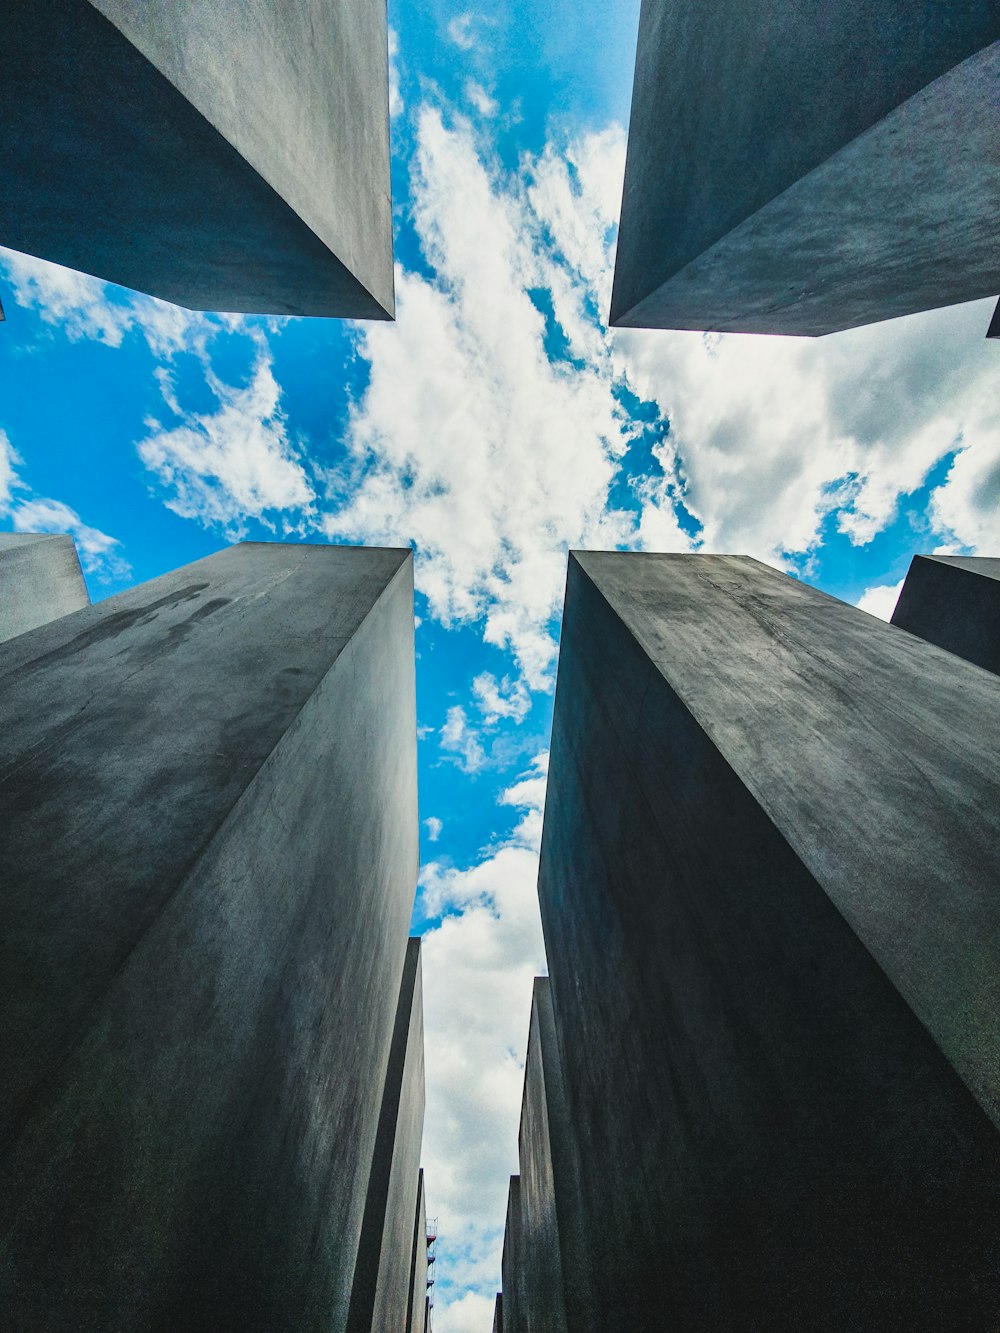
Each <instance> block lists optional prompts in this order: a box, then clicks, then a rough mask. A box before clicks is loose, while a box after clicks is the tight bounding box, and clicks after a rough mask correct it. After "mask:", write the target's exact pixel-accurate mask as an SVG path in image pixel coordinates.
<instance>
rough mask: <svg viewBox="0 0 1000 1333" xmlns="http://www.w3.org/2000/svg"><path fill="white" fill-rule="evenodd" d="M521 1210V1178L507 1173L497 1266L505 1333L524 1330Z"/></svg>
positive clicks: (525, 1325) (525, 1310) (519, 1332)
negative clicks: (505, 1207)
mask: <svg viewBox="0 0 1000 1333" xmlns="http://www.w3.org/2000/svg"><path fill="white" fill-rule="evenodd" d="M523 1235H524V1212H523V1210H522V1206H521V1178H520V1176H511V1178H510V1186H509V1188H508V1191H507V1223H506V1226H505V1227H504V1233H503V1259H502V1262H501V1266H500V1273H501V1286H502V1287H503V1293H504V1305H503V1326H504V1329H505V1330H506V1333H528V1316H527V1309H526V1306H525V1303H524V1274H523V1267H522V1266H523V1263H524V1249H523V1243H522V1242H523Z"/></svg>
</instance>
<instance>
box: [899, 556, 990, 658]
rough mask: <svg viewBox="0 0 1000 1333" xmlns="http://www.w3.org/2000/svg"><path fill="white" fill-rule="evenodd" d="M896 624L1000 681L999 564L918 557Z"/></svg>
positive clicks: (981, 558)
mask: <svg viewBox="0 0 1000 1333" xmlns="http://www.w3.org/2000/svg"><path fill="white" fill-rule="evenodd" d="M892 623H893V624H894V625H898V626H899V628H900V629H905V630H909V632H910V633H911V634H918V635H919V636H920V637H921V638H922V639H927V640H928V642H930V643H936V644H937V645H938V647H939V648H946V649H947V650H948V652H950V653H955V654H956V655H957V656H958V657H964V658H965V660H966V661H967V662H974V663H975V664H976V666H981V667H984V668H985V669H986V670H987V671H992V672H994V674H996V675H1000V559H990V558H988V557H986V556H966V555H915V556H914V557H913V560H912V562H911V564H910V569H909V572H908V573H907V575H906V580H905V582H904V583H903V587H902V590H901V592H900V594H899V601H898V602H897V603H896V609H895V611H893V613H892Z"/></svg>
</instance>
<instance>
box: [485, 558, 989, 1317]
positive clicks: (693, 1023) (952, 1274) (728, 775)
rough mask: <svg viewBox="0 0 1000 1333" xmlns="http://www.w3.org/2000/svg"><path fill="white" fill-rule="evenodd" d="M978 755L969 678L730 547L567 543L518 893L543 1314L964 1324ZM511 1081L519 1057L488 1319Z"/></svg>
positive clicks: (519, 1227) (518, 1264)
mask: <svg viewBox="0 0 1000 1333" xmlns="http://www.w3.org/2000/svg"><path fill="white" fill-rule="evenodd" d="M998 753H1000V680H997V678H996V677H994V676H992V675H990V674H989V673H987V672H985V671H982V670H981V669H979V668H978V667H975V666H972V665H970V664H969V663H967V662H964V661H962V660H961V659H960V658H958V657H955V656H953V655H951V654H949V653H947V652H945V651H943V650H942V649H940V648H938V647H936V646H934V645H932V644H930V643H927V642H924V641H922V640H920V639H917V638H915V637H914V636H913V635H911V634H907V633H904V632H903V631H901V630H899V629H897V628H895V627H893V626H891V625H886V624H884V623H883V622H881V621H878V620H876V619H875V618H873V617H871V616H868V615H866V614H865V613H864V612H862V611H859V610H858V609H857V608H855V607H850V606H847V605H845V604H843V603H841V602H838V601H836V600H835V599H833V598H830V597H827V596H825V595H824V594H822V593H819V592H817V591H815V590H814V589H812V588H809V587H807V586H806V585H804V584H802V583H800V582H798V581H796V580H794V579H791V578H788V577H786V576H784V575H782V574H779V573H777V572H776V571H774V570H773V569H770V568H768V567H766V566H764V565H761V564H758V563H757V562H756V561H753V560H750V559H746V558H741V557H735V556H700V555H699V556H683V555H653V554H621V553H594V552H578V553H574V554H572V555H571V556H570V561H569V572H568V581H567V593H566V606H565V615H564V620H563V631H562V643H561V648H560V659H559V674H558V683H557V688H556V702H555V718H554V726H553V736H552V749H551V760H550V768H549V778H548V790H547V797H546V808H545V819H544V830H543V836H542V850H541V865H540V873H539V901H540V906H541V912H542V923H543V928H544V933H545V943H546V953H547V958H548V965H549V973H550V981H549V983H548V986H549V992H550V996H551V1014H552V1027H553V1030H554V1033H555V1035H556V1038H557V1040H556V1041H555V1042H550V1043H549V1044H548V1045H547V1046H546V1045H545V1043H544V1042H543V1043H542V1049H543V1051H544V1060H543V1062H542V1063H543V1069H544V1081H545V1085H546V1089H548V1087H549V1084H550V1072H551V1070H552V1067H553V1065H554V1064H555V1063H556V1062H554V1061H553V1060H552V1058H551V1053H552V1050H553V1049H555V1050H556V1051H557V1052H558V1060H559V1061H560V1062H561V1065H560V1068H559V1072H560V1073H561V1076H562V1082H563V1086H564V1097H565V1104H566V1107H567V1112H566V1114H565V1116H564V1117H563V1118H562V1119H561V1123H562V1125H563V1126H564V1127H565V1133H566V1135H567V1136H568V1137H569V1138H570V1139H571V1140H572V1142H573V1143H574V1145H575V1149H576V1155H577V1160H578V1161H579V1163H580V1164H581V1165H580V1172H579V1176H578V1181H579V1188H578V1192H575V1190H574V1189H573V1188H571V1189H570V1190H569V1191H568V1192H566V1193H563V1194H561V1182H560V1175H559V1171H558V1170H554V1171H553V1173H552V1177H551V1184H549V1185H548V1186H547V1187H544V1188H542V1189H540V1190H538V1191H537V1192H538V1194H539V1197H540V1198H541V1199H542V1200H545V1199H546V1197H547V1193H548V1191H549V1190H551V1192H552V1193H553V1194H554V1200H555V1205H556V1214H555V1215H556V1218H557V1220H558V1230H559V1233H560V1238H561V1239H565V1235H566V1234H567V1233H566V1232H565V1223H564V1218H566V1219H572V1220H573V1221H574V1222H575V1224H576V1225H577V1226H578V1227H579V1229H580V1234H581V1236H582V1238H583V1248H584V1256H583V1268H584V1271H585V1272H588V1273H589V1274H591V1276H592V1277H593V1281H592V1283H591V1286H590V1290H589V1293H588V1297H589V1302H590V1304H589V1308H581V1309H580V1311H579V1313H578V1314H577V1315H576V1317H575V1318H570V1319H569V1320H568V1321H567V1322H568V1324H569V1326H570V1327H572V1328H573V1329H574V1330H587V1331H590V1330H593V1331H594V1333H596V1331H597V1330H602V1333H606V1331H607V1330H608V1329H629V1330H630V1333H631V1331H632V1330H649V1331H650V1333H652V1331H653V1330H657V1331H658V1330H661V1329H663V1328H664V1327H667V1326H669V1327H670V1328H672V1329H677V1330H685V1329H690V1330H692V1333H693V1331H694V1330H696V1329H704V1328H712V1329H718V1330H724V1329H731V1330H733V1331H734V1333H735V1331H736V1330H745V1329H746V1328H748V1327H751V1326H752V1327H760V1328H765V1327H766V1328H768V1329H787V1330H789V1333H791V1331H792V1330H801V1329H803V1328H810V1329H823V1330H830V1333H834V1330H837V1331H838V1333H840V1331H842V1330H843V1329H844V1328H845V1327H846V1326H848V1325H850V1326H852V1327H853V1326H857V1327H859V1328H889V1327H892V1328H896V1327H913V1328H931V1327H933V1328H942V1329H943V1328H946V1327H956V1328H968V1329H973V1328H980V1327H985V1326H987V1325H988V1324H989V1323H990V1321H991V1320H992V1319H993V1317H994V1315H995V1312H996V1307H997V1297H998V1294H1000V1288H998V1284H997V1273H998V1272H1000V1135H998V1128H1000V1056H998V1052H1000V1031H998V1023H1000V1018H998V1015H1000V994H998V986H1000V900H998V898H997V893H996V888H997V883H998V882H1000V864H998V861H1000V858H998V851H997V849H998V847H1000V769H998V766H997V754H998ZM538 998H539V992H538V991H536V1009H537V1010H538V1011H539V1012H541V1010H540V1006H539V1005H538V1003H537V1002H538ZM532 1021H533V1026H532V1040H533V1042H534V1050H535V1052H537V1050H538V1047H539V1043H538V1042H537V1040H536V1026H535V1024H536V1019H535V1017H533V1020H532ZM547 1104H548V1111H549V1134H548V1138H549V1147H550V1153H551V1162H552V1165H553V1167H555V1166H556V1160H557V1159H556V1148H557V1145H559V1146H561V1139H562V1135H561V1134H558V1133H555V1132H554V1131H553V1120H552V1101H551V1099H549V1101H548V1103H547ZM540 1105H541V1100H540V1097H539V1081H538V1070H537V1065H536V1064H535V1063H534V1061H533V1058H532V1055H529V1067H528V1068H527V1069H526V1082H525V1108H526V1113H525V1115H524V1116H523V1118H522V1139H521V1149H522V1163H521V1176H520V1179H519V1181H518V1187H517V1189H516V1190H515V1189H514V1182H512V1189H511V1195H510V1203H509V1206H508V1216H507V1226H508V1237H507V1242H505V1247H504V1268H503V1271H504V1286H503V1296H504V1319H505V1323H506V1322H507V1316H508V1311H510V1310H511V1309H512V1307H513V1309H514V1310H515V1311H516V1314H515V1321H514V1323H513V1324H512V1327H513V1326H516V1327H517V1328H519V1329H520V1328H531V1327H532V1324H531V1320H532V1313H531V1298H530V1296H529V1294H528V1293H529V1292H530V1291H531V1285H530V1284H531V1274H532V1272H533V1271H536V1270H537V1271H541V1267H542V1266H543V1265H548V1264H549V1260H548V1259H547V1258H546V1254H547V1253H548V1252H550V1246H549V1241H548V1237H549V1236H550V1235H551V1234H553V1228H552V1227H551V1226H550V1225H549V1226H546V1225H542V1226H541V1227H539V1228H537V1229H536V1231H535V1235H536V1238H537V1244H538V1245H539V1246H540V1249H539V1253H538V1254H537V1255H532V1254H531V1253H530V1247H529V1245H528V1242H527V1241H526V1234H527V1226H526V1222H525V1218H526V1215H527V1214H526V1210H525V1207H524V1200H525V1198H526V1197H527V1196H528V1195H529V1193H530V1189H529V1186H528V1185H526V1176H527V1172H526V1169H525V1161H526V1160H528V1161H531V1162H536V1163H542V1164H544V1144H545V1135H544V1133H543V1132H541V1129H540V1127H541V1119H540V1117H539V1116H538V1113H537V1108H538V1107H539V1106H540ZM526 1149H527V1156H526V1155H525V1151H526ZM537 1175H538V1179H539V1180H540V1181H544V1180H545V1179H546V1176H545V1173H544V1172H542V1171H539V1172H537ZM574 1199H575V1202H574ZM539 1216H540V1217H542V1218H545V1217H546V1213H545V1211H544V1210H543V1211H542V1212H541V1213H540V1214H539ZM548 1216H549V1217H551V1212H550V1213H549V1214H548ZM565 1254H566V1250H565V1248H564V1249H563V1256H564V1258H563V1263H564V1278H565V1276H566V1272H565ZM601 1275H607V1278H608V1280H606V1281H604V1280H602V1276H601ZM569 1287H570V1284H566V1291H567V1298H568V1293H569ZM535 1299H536V1300H538V1299H540V1298H539V1297H538V1296H536V1297H535Z"/></svg>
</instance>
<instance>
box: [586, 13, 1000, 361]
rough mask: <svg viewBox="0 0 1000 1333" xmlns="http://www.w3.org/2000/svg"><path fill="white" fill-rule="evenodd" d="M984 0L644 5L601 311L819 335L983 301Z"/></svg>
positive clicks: (988, 241)
mask: <svg viewBox="0 0 1000 1333" xmlns="http://www.w3.org/2000/svg"><path fill="white" fill-rule="evenodd" d="M998 76H1000V10H998V8H997V6H996V4H995V3H994V0H969V2H968V3H964V4H961V5H953V4H947V3H943V0H914V3H909V4H900V3H898V0H829V2H826V0H824V2H823V3H820V2H819V0H725V2H724V3H722V4H719V5H714V6H712V7H711V9H706V8H705V7H703V6H699V5H679V4H675V3H672V0H643V4H642V11H641V17H640V22H639V37H638V47H637V52H636V65H635V81H634V85H633V94H632V114H631V121H630V125H629V139H628V158H627V164H626V169H625V184H624V193H623V199H622V212H621V225H620V230H619V237H618V252H617V262H616V267H615V278H614V292H613V296H612V304H611V315H610V322H611V324H612V325H615V326H619V327H637V328H670V329H716V330H721V331H735V332H749V333H785V334H806V335H817V334H824V333H830V332H833V331H835V330H837V329H845V328H852V327H854V326H856V325H859V324H867V323H871V322H873V321H876V320H880V319H889V318H892V317H894V316H899V315H905V314H910V313H912V312H913V311H916V310H925V309H931V308H933V307H936V306H942V305H948V304H951V303H953V302H958V301H970V300H973V299H975V298H978V297H984V296H994V295H995V294H996V292H995V288H996V286H997V275H996V254H995V242H994V234H995V228H994V219H995V217H996V214H997V211H998V209H1000V185H998V180H997V171H996V157H995V145H996V142H997V140H998V138H1000V104H998V101H997V98H996V96H995V89H996V84H997V78H998Z"/></svg>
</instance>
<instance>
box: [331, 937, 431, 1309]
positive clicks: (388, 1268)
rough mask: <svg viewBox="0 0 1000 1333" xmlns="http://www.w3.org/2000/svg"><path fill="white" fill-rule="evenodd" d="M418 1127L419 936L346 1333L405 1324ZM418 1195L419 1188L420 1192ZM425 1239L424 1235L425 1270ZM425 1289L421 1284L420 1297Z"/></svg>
mask: <svg viewBox="0 0 1000 1333" xmlns="http://www.w3.org/2000/svg"><path fill="white" fill-rule="evenodd" d="M423 1129H424V1007H423V990H422V985H421V968H420V940H419V939H417V938H413V939H411V940H409V941H408V943H407V946H406V963H405V965H404V967H403V979H402V981H401V983H400V988H399V1006H398V1008H397V1010H396V1024H395V1027H394V1029H393V1034H392V1047H391V1049H390V1052H389V1068H388V1070H387V1072H386V1077H385V1090H384V1092H383V1095H382V1109H381V1113H380V1115H379V1124H378V1135H377V1137H376V1139H375V1151H374V1154H373V1156H372V1169H371V1176H370V1179H369V1182H368V1198H367V1202H366V1204H365V1220H364V1226H363V1228H362V1232H361V1243H360V1245H359V1247H358V1261H357V1265H356V1267H355V1270H354V1287H353V1290H352V1292H351V1308H350V1313H349V1315H348V1319H347V1329H348V1333H370V1331H371V1330H372V1329H376V1328H384V1329H406V1328H408V1320H409V1319H410V1316H411V1314H412V1308H411V1292H412V1286H411V1283H412V1280H413V1263H412V1261H413V1255H414V1249H413V1227H414V1214H415V1213H417V1212H418V1211H419V1204H420V1198H419V1197H418V1190H419V1187H420V1184H421V1173H420V1142H421V1138H422V1135H423ZM421 1197H422V1192H421ZM426 1267H427V1241H426V1237H425V1239H424V1271H425V1273H426ZM424 1294H426V1283H425V1284H424V1290H423V1291H422V1292H421V1295H422V1296H423V1295H424Z"/></svg>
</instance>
